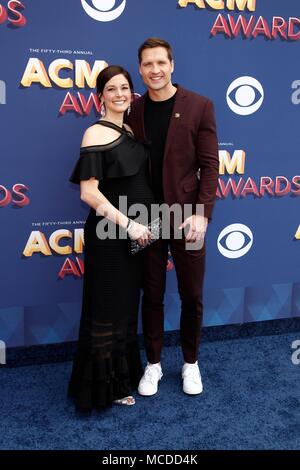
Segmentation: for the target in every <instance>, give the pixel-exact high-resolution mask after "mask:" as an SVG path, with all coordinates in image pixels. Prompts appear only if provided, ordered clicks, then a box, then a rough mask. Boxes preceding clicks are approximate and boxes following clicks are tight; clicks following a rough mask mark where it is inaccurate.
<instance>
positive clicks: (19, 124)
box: [0, 0, 300, 347]
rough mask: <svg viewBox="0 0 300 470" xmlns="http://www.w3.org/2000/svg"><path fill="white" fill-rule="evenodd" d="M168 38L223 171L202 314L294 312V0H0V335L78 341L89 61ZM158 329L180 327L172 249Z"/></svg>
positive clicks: (297, 220)
mask: <svg viewBox="0 0 300 470" xmlns="http://www.w3.org/2000/svg"><path fill="white" fill-rule="evenodd" d="M149 36H159V37H163V38H165V39H167V40H168V41H169V42H170V43H171V44H172V45H173V48H174V56H175V72H174V76H173V81H174V82H175V83H180V84H181V85H182V86H184V87H186V88H189V89H191V90H193V91H196V92H198V93H199V94H202V95H205V96H208V97H209V98H211V99H212V100H213V101H214V103H215V109H216V118H217V126H218V139H219V156H220V177H219V184H218V190H217V201H216V206H215V210H214V217H213V221H212V222H211V224H210V226H209V230H208V234H207V251H208V255H207V271H206V281H205V318H204V324H205V325H206V326H210V325H225V324H234V323H244V322H253V321H264V320H271V319H277V318H287V317H296V316H299V315H300V269H299V254H300V225H299V224H300V213H299V202H300V201H299V196H300V165H299V159H300V72H299V56H300V3H299V0H285V1H282V0H227V1H225V0H224V1H223V0H194V1H189V0H179V1H178V0H117V1H114V0H52V1H50V0H44V1H41V0H22V1H7V0H0V129H1V134H0V136H1V140H0V149H1V150H0V151H1V160H0V162H1V163H0V228H1V229H0V250H1V251H0V260H1V281H0V292H1V295H0V340H1V341H4V342H5V343H6V345H7V346H8V347H13V346H23V345H28V346H29V345H34V344H47V343H59V342H65V341H71V340H75V339H76V338H77V332H78V325H79V318H80V310H81V296H82V278H83V272H84V256H83V224H84V221H85V219H86V217H87V214H88V211H89V209H88V207H87V206H85V205H84V204H83V203H82V202H81V201H80V199H79V188H78V187H77V186H75V185H72V184H71V183H69V181H68V178H69V175H70V173H71V171H72V169H73V166H74V163H75V161H76V160H77V158H78V155H79V147H80V143H81V139H82V134H83V132H84V130H85V129H86V128H87V127H88V126H89V125H90V124H91V123H93V122H94V121H95V120H96V119H98V118H99V102H98V99H97V96H96V94H95V82H96V77H97V75H98V73H99V72H100V71H101V70H102V69H103V68H104V67H105V66H106V65H107V64H121V65H123V66H124V67H126V68H127V69H128V70H129V71H130V73H131V74H132V77H133V80H134V84H135V91H136V92H137V93H139V94H142V93H144V91H145V88H144V86H143V83H142V81H141V78H140V76H139V73H138V61H137V49H138V46H139V45H140V44H141V43H142V42H143V40H144V39H145V38H147V37H149ZM166 269H167V271H168V273H167V277H168V288H167V293H166V299H165V307H166V330H176V329H177V328H178V325H179V315H180V311H179V310H180V304H179V297H178V292H177V284H176V275H175V270H174V266H173V263H172V258H171V257H170V259H169V262H168V265H167V267H166Z"/></svg>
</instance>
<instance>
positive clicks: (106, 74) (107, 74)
mask: <svg viewBox="0 0 300 470" xmlns="http://www.w3.org/2000/svg"><path fill="white" fill-rule="evenodd" d="M120 74H121V75H124V77H125V78H126V80H127V81H128V83H129V87H130V90H131V92H132V93H133V83H132V80H131V76H130V75H129V73H128V72H127V70H125V69H123V67H121V66H120V65H109V66H108V67H106V68H105V69H103V70H101V72H100V73H99V75H98V77H97V94H98V96H100V95H102V93H103V90H104V87H105V85H106V83H107V82H109V80H110V79H111V78H113V77H115V76H116V75H120Z"/></svg>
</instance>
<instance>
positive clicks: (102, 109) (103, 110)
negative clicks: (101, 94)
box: [100, 103, 106, 118]
mask: <svg viewBox="0 0 300 470" xmlns="http://www.w3.org/2000/svg"><path fill="white" fill-rule="evenodd" d="M100 114H101V117H103V118H104V117H105V114H106V109H105V104H104V103H101V108H100Z"/></svg>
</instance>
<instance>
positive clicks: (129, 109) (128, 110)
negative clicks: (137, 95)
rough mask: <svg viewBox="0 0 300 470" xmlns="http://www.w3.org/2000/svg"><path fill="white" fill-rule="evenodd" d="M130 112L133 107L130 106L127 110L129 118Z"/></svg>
mask: <svg viewBox="0 0 300 470" xmlns="http://www.w3.org/2000/svg"><path fill="white" fill-rule="evenodd" d="M130 111H131V105H129V106H128V108H127V116H129V114H130Z"/></svg>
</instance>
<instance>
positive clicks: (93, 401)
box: [68, 66, 153, 411]
mask: <svg viewBox="0 0 300 470" xmlns="http://www.w3.org/2000/svg"><path fill="white" fill-rule="evenodd" d="M132 91H133V86H132V81H131V78H130V76H129V74H128V72H127V71H126V70H124V69H123V68H122V67H119V66H109V67H107V68H106V69H104V70H103V71H102V72H101V73H100V74H99V76H98V78H97V92H98V94H99V97H100V100H101V102H102V104H103V106H104V107H105V110H106V114H105V118H103V119H101V120H100V121H98V122H97V123H95V124H94V125H93V126H91V127H90V128H88V129H87V130H86V132H85V134H84V137H83V141H82V147H81V150H80V158H79V159H78V161H77V164H76V166H75V168H74V171H73V173H72V176H71V178H70V181H72V182H74V183H77V184H80V197H81V199H82V200H83V201H84V202H86V203H87V204H88V205H89V206H90V207H91V210H90V213H89V215H88V218H87V220H86V223H85V227H84V242H85V246H84V259H85V267H84V269H85V272H84V281H83V301H82V315H81V321H80V331H79V339H78V350H77V354H76V357H75V359H74V363H73V370H72V375H71V379H70V383H69V390H68V395H69V396H70V397H72V398H73V399H74V400H75V405H76V409H78V410H83V411H90V410H91V409H92V408H96V409H101V408H103V407H105V406H107V405H109V404H112V403H118V404H122V405H123V404H124V405H133V404H134V403H135V401H134V398H133V397H132V395H131V393H132V390H133V389H135V388H137V386H138V383H139V380H140V378H141V376H142V374H143V371H142V366H141V361H140V353H139V347H138V341H137V318H138V306H139V297H140V287H141V282H142V257H143V253H142V252H141V253H138V254H136V255H131V254H130V249H129V248H130V239H132V240H137V241H138V243H139V244H140V245H143V246H145V245H147V243H148V241H149V239H150V237H151V234H150V232H149V230H148V228H147V227H146V222H147V221H146V222H145V223H144V224H140V223H137V222H135V221H133V220H132V219H129V218H128V217H127V215H126V213H123V212H124V211H123V212H121V211H120V210H118V209H117V208H118V206H119V196H123V197H124V196H126V197H127V206H128V208H129V207H130V206H131V205H132V204H135V203H141V204H143V205H144V206H146V207H147V208H148V209H149V210H150V206H151V203H152V202H153V196H152V192H151V189H150V186H149V178H148V168H149V166H148V153H147V150H146V148H145V146H144V145H143V144H142V143H139V142H137V141H136V140H135V138H134V136H133V135H132V134H131V133H130V130H129V129H128V128H125V127H124V125H123V116H124V112H125V111H126V110H127V109H128V107H129V106H130V102H131V99H132ZM104 219H105V220H104ZM108 221H110V222H108ZM99 222H101V225H103V223H104V222H108V223H110V227H112V223H113V224H115V225H113V226H114V227H115V228H117V229H119V234H118V231H117V237H111V236H110V237H109V238H106V239H105V238H104V237H103V236H100V238H99V233H100V232H99V225H98V228H97V224H98V223H99ZM96 229H97V232H96ZM122 231H123V233H122ZM125 232H127V233H125ZM121 235H122V236H121ZM124 235H125V236H124Z"/></svg>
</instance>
